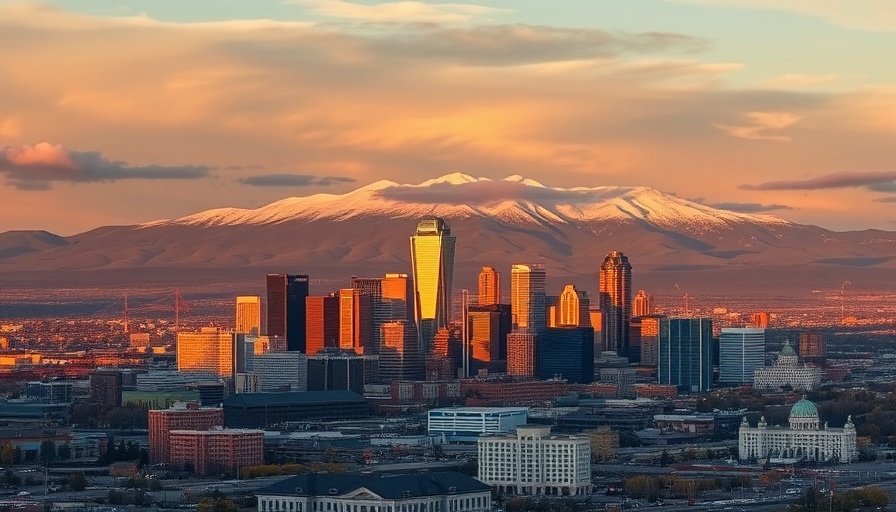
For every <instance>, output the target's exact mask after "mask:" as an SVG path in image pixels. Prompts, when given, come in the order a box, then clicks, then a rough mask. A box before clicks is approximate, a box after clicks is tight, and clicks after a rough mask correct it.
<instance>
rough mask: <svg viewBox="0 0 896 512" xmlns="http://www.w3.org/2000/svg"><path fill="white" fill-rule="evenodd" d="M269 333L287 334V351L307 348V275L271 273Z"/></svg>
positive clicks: (299, 350) (276, 334)
mask: <svg viewBox="0 0 896 512" xmlns="http://www.w3.org/2000/svg"><path fill="white" fill-rule="evenodd" d="M267 292H268V326H267V327H268V332H267V334H268V336H285V337H286V349H287V350H288V351H297V352H305V351H306V343H305V330H306V316H305V299H306V298H307V297H308V276H305V275H293V274H268V276H267Z"/></svg>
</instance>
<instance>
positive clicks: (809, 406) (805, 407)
mask: <svg viewBox="0 0 896 512" xmlns="http://www.w3.org/2000/svg"><path fill="white" fill-rule="evenodd" d="M790 417H791V418H818V408H817V407H815V404H813V403H812V402H810V401H809V400H806V399H805V398H803V399H802V400H800V401H799V402H797V403H795V404H793V407H791V408H790Z"/></svg>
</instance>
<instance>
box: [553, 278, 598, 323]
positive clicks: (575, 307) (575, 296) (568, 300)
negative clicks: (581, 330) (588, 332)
mask: <svg viewBox="0 0 896 512" xmlns="http://www.w3.org/2000/svg"><path fill="white" fill-rule="evenodd" d="M557 309H558V315H557V326H558V327H590V326H591V317H590V315H589V313H588V311H589V310H590V309H591V300H590V299H589V298H588V292H584V291H581V290H577V289H576V287H575V285H572V284H568V285H566V287H565V288H563V291H562V292H560V300H559V302H558V307H557Z"/></svg>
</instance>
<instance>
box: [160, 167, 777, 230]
mask: <svg viewBox="0 0 896 512" xmlns="http://www.w3.org/2000/svg"><path fill="white" fill-rule="evenodd" d="M424 216H438V217H444V218H447V219H464V218H470V217H483V218H491V219H497V220H500V221H504V222H508V223H516V224H525V223H534V224H542V223H545V222H547V223H560V224H570V223H590V222H595V221H614V220H615V221H643V222H647V223H649V224H652V225H655V226H658V227H663V228H675V227H682V226H686V227H689V228H691V229H694V228H698V227H704V228H707V227H723V226H729V225H731V224H741V223H745V222H746V223H756V224H763V225H783V224H787V221H784V220H782V219H779V218H776V217H772V216H768V215H750V214H742V213H735V212H730V211H726V210H719V209H716V208H712V207H709V206H706V205H701V204H698V203H694V202H692V201H688V200H685V199H681V198H679V197H675V196H673V195H669V194H665V193H663V192H660V191H658V190H656V189H652V188H649V187H610V186H601V187H591V188H588V187H576V188H570V189H565V188H559V187H546V186H545V185H542V184H541V183H539V182H537V181H535V180H531V179H526V178H523V177H522V176H518V175H514V176H509V177H507V178H505V179H503V180H497V181H493V180H490V179H488V178H475V177H472V176H469V175H467V174H463V173H454V174H448V175H445V176H442V177H440V178H436V179H430V180H427V181H424V182H423V183H420V184H417V185H409V184H398V183H395V182H393V181H387V180H383V181H377V182H375V183H372V184H370V185H367V186H364V187H361V188H359V189H357V190H354V191H352V192H349V193H346V194H338V195H337V194H317V195H313V196H308V197H291V198H288V199H283V200H281V201H277V202H275V203H271V204H269V205H266V206H263V207H261V208H257V209H254V210H247V209H241V208H218V209H214V210H208V211H204V212H200V213H197V214H194V215H190V216H187V217H182V218H179V219H174V220H168V221H158V222H151V223H147V224H144V225H143V226H144V227H148V226H158V225H166V224H168V225H177V224H187V225H199V226H226V225H231V226H232V225H238V224H254V225H258V224H271V223H278V222H287V221H294V220H306V221H307V220H324V219H332V220H349V219H355V218H362V217H389V218H393V219H404V218H420V217H424Z"/></svg>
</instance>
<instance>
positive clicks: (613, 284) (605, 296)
mask: <svg viewBox="0 0 896 512" xmlns="http://www.w3.org/2000/svg"><path fill="white" fill-rule="evenodd" d="M598 281H599V283H598V289H599V290H600V295H599V298H600V299H599V300H600V309H601V310H602V311H603V313H604V314H605V315H606V318H605V320H604V321H605V326H606V331H605V333H604V350H612V351H615V352H616V353H618V354H620V355H623V354H627V353H628V321H629V319H630V318H631V317H632V266H631V264H630V263H629V261H628V257H626V256H625V255H624V254H622V253H621V252H619V251H613V252H611V253H610V254H608V255H607V257H606V258H604V261H603V263H602V264H601V266H600V274H599V279H598Z"/></svg>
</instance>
